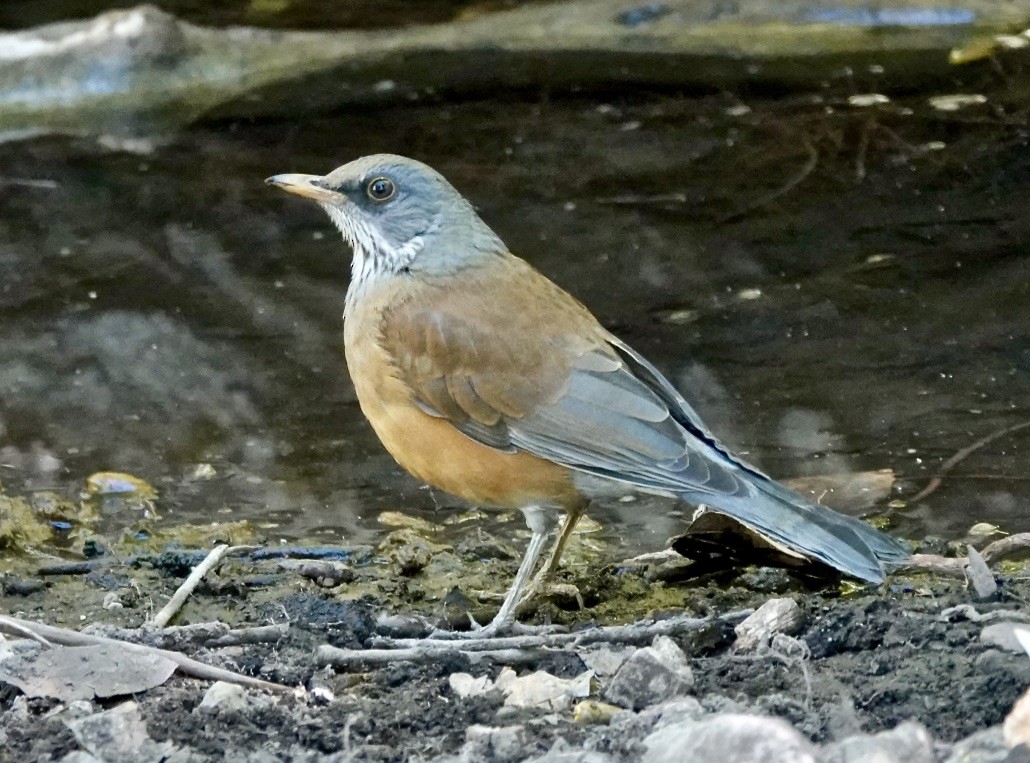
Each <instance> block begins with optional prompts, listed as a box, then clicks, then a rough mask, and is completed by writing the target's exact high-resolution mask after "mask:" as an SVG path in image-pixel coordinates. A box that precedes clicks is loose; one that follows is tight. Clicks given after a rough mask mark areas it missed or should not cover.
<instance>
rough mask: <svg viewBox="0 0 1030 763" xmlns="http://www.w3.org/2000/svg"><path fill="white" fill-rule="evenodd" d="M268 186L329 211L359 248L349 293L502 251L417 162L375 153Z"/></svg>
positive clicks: (464, 205) (467, 208) (463, 204)
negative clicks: (325, 171) (322, 172)
mask: <svg viewBox="0 0 1030 763" xmlns="http://www.w3.org/2000/svg"><path fill="white" fill-rule="evenodd" d="M266 182H267V183H269V184H270V185H274V186H278V187H279V188H282V189H283V190H284V191H288V192H290V193H294V194H297V195H298V196H303V197H305V198H308V199H312V200H314V201H316V202H318V204H319V205H320V206H321V207H322V209H324V210H325V211H326V213H327V214H328V215H329V217H330V218H331V219H332V221H333V222H334V223H335V224H336V227H337V228H339V229H340V232H341V233H343V237H344V238H345V239H346V240H347V242H348V243H349V244H350V246H351V248H352V249H353V250H354V262H353V265H352V272H353V276H352V280H351V288H352V289H354V288H360V287H362V286H366V285H368V284H369V283H370V282H372V281H374V280H378V279H380V278H384V277H389V276H392V275H397V274H402V273H414V272H422V273H425V274H427V275H447V274H449V273H452V272H457V271H459V270H461V269H463V268H465V267H469V266H471V265H474V264H476V262H477V261H482V259H483V258H486V257H490V256H492V255H496V253H497V252H503V251H504V250H505V249H504V244H502V243H501V241H500V239H499V238H498V237H497V235H496V234H495V233H494V232H493V231H492V230H490V228H489V227H488V226H487V225H486V223H484V222H483V221H482V220H480V219H479V216H478V215H477V214H476V212H475V210H474V209H473V208H472V205H471V204H469V203H468V202H467V201H466V200H465V199H464V198H463V197H462V195H461V194H460V193H458V192H457V191H456V190H455V189H454V187H453V186H452V185H451V184H450V183H448V182H447V180H446V179H444V177H443V176H442V175H441V174H440V173H438V172H437V171H436V170H434V169H432V168H431V167H427V166H426V165H424V164H422V163H421V162H417V161H415V160H414V159H408V158H405V157H403V156H395V155H392V154H375V155H372V156H365V157H362V158H360V159H355V160H354V161H353V162H350V163H348V164H344V165H343V166H342V167H338V168H336V169H335V170H333V171H332V172H330V173H329V174H328V175H297V174H287V175H275V176H273V177H270V178H268V180H267V181H266Z"/></svg>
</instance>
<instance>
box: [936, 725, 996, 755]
mask: <svg viewBox="0 0 1030 763" xmlns="http://www.w3.org/2000/svg"><path fill="white" fill-rule="evenodd" d="M1008 755H1009V751H1008V749H1007V748H1006V747H1005V739H1004V737H1003V736H1002V731H1001V726H992V727H991V728H989V729H984V730H983V731H977V732H976V733H975V734H970V735H969V736H967V737H966V738H965V739H960V740H959V741H957V742H955V744H953V745H952V746H951V751H950V752H949V753H948V757H946V758H945V759H944V763H1003V761H1004V760H1005V759H1006V758H1007V757H1008Z"/></svg>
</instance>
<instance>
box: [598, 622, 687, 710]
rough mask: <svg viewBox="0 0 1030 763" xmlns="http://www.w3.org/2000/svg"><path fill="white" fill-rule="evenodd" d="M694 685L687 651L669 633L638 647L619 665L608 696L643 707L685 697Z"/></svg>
mask: <svg viewBox="0 0 1030 763" xmlns="http://www.w3.org/2000/svg"><path fill="white" fill-rule="evenodd" d="M693 685H694V674H693V672H692V671H691V670H690V666H689V665H688V664H687V658H686V655H684V654H683V650H682V649H680V648H679V647H678V646H676V643H675V642H674V641H673V640H672V639H671V638H669V637H668V636H655V639H654V642H653V643H652V644H651V646H648V647H644V648H643V649H638V650H637V651H636V652H634V653H633V655H632V656H631V657H630V658H629V659H628V660H626V662H625V663H624V664H623V666H622V667H621V668H619V672H618V673H616V674H615V677H614V678H612V680H611V683H609V684H608V688H607V689H606V690H605V692H604V696H605V699H607V700H608V701H609V702H614V703H615V704H617V705H622V706H623V707H629V708H632V709H634V710H641V709H643V708H645V707H647V706H648V705H654V704H656V703H659V702H664V701H666V700H669V699H672V698H673V697H678V696H682V695H684V694H686V693H687V692H689V691H690V689H691V687H693Z"/></svg>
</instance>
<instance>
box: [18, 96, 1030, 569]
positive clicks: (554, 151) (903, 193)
mask: <svg viewBox="0 0 1030 763" xmlns="http://www.w3.org/2000/svg"><path fill="white" fill-rule="evenodd" d="M844 97H845V94H841V96H840V97H839V98H838V97H833V96H822V97H820V98H809V97H805V98H779V99H772V100H762V99H759V98H756V99H753V100H745V101H741V100H738V99H734V98H730V97H728V96H725V97H724V96H718V97H716V96H711V97H705V96H692V97H684V96H673V95H669V94H647V93H639V94H638V95H636V96H634V97H633V98H632V99H622V100H611V99H606V98H603V97H591V98H587V97H579V98H569V97H567V96H564V97H558V96H555V97H554V98H550V97H535V96H534V97H527V99H526V100H509V101H507V102H504V101H500V100H497V101H483V102H477V103H466V104H460V105H454V104H446V103H417V104H412V105H410V106H406V107H396V108H391V109H380V110H369V111H356V112H354V113H351V114H346V115H338V116H334V117H328V118H324V119H320V120H314V121H308V122H304V123H269V124H243V123H240V124H217V125H209V126H207V127H204V128H198V129H195V130H193V131H191V132H188V133H185V134H183V135H181V136H179V137H177V138H176V139H174V140H172V141H171V142H168V143H166V144H164V145H157V146H155V148H154V150H153V151H152V152H151V153H148V154H132V153H126V152H123V151H119V150H113V149H105V148H102V147H99V146H97V145H96V144H94V143H92V142H84V141H71V140H67V139H47V140H39V141H35V142H31V143H19V144H8V145H3V146H0V167H3V170H2V172H0V272H2V273H3V274H4V277H3V282H2V284H0V315H2V317H3V325H4V330H3V332H2V334H0V480H2V482H3V483H4V485H5V486H6V487H7V488H8V489H9V490H11V491H12V492H13V491H19V490H35V489H44V488H48V489H56V490H57V491H58V492H61V493H64V494H67V495H70V496H74V495H76V494H77V492H78V491H79V490H80V489H81V486H82V484H83V482H84V479H85V477H86V476H87V475H88V474H90V473H91V472H94V471H97V470H100V469H115V470H118V471H126V472H131V473H133V474H135V475H137V476H139V477H142V478H145V479H147V480H148V481H150V482H152V483H153V484H154V485H155V486H156V487H157V488H158V489H159V490H160V491H161V495H162V498H161V500H160V502H159V504H158V505H159V509H160V510H161V513H162V515H163V516H164V521H166V522H175V523H177V522H201V521H209V520H210V521H213V520H220V521H221V520H227V519H244V518H246V519H250V520H252V521H255V522H256V523H258V525H259V527H261V528H263V531H264V532H267V533H268V534H269V536H270V537H272V538H277V537H282V538H287V539H293V538H307V539H312V538H318V537H322V538H325V539H326V540H345V541H348V542H354V541H367V540H368V539H369V538H371V537H374V535H375V533H377V532H378V531H379V528H378V527H377V526H376V524H375V516H376V515H377V513H378V512H379V511H380V510H382V509H384V508H398V509H412V508H415V509H418V510H420V511H425V512H426V513H427V514H428V515H430V516H432V517H433V518H435V519H442V518H444V517H446V516H449V515H450V513H449V512H450V509H451V507H454V506H455V505H456V504H455V502H454V501H452V499H450V498H449V497H447V496H445V495H442V494H439V493H435V494H434V493H432V492H430V491H428V490H426V489H424V488H422V487H421V486H419V485H418V484H417V483H416V482H415V481H414V480H412V479H410V478H409V477H407V476H406V475H404V474H402V473H401V472H400V470H399V469H398V467H397V466H396V465H394V464H393V462H392V461H391V459H390V458H389V457H388V456H387V455H386V454H385V453H384V452H383V451H382V450H381V448H380V446H379V445H378V443H377V442H376V440H375V438H374V436H373V435H372V433H371V431H370V429H369V428H368V427H367V425H366V424H365V422H364V421H363V419H362V417H361V414H360V412H359V410H358V407H357V405H356V402H355V400H354V396H353V391H352V389H351V387H350V384H349V382H348V380H347V376H346V369H345V367H344V363H343V359H342V354H341V352H340V349H339V346H340V313H341V311H342V304H343V294H344V291H345V289H346V282H347V273H348V271H347V265H348V258H349V255H348V253H347V252H346V251H345V248H344V245H343V244H342V242H341V241H340V240H339V237H338V235H337V234H336V233H335V232H334V230H333V229H332V228H331V226H330V224H329V222H328V220H327V219H325V217H324V215H323V214H322V213H321V211H320V210H318V209H317V208H316V207H314V205H310V204H307V203H304V202H303V201H301V200H298V199H295V198H292V197H287V196H286V195H284V194H281V193H279V192H276V191H275V190H274V189H271V188H268V187H266V186H265V185H264V184H263V182H262V181H263V179H264V178H265V177H266V176H268V175H271V174H273V173H276V172H285V171H298V172H319V173H320V172H325V171H328V170H329V169H331V168H332V167H334V166H336V165H337V164H340V163H342V162H344V161H347V160H349V159H351V158H354V157H356V156H359V155H362V154H366V153H370V152H375V151H393V152H398V153H404V154H409V155H412V156H415V157H417V158H420V159H423V160H425V161H427V162H428V163H430V164H432V165H433V166H435V167H436V168H438V169H439V170H441V171H442V172H443V173H444V174H445V175H447V176H448V177H449V178H450V179H451V180H452V181H453V182H454V184H455V185H456V186H457V187H458V188H459V189H460V190H461V191H462V192H463V193H464V194H465V195H466V196H468V197H469V198H470V199H472V200H473V201H474V202H475V204H476V205H477V206H478V207H479V209H480V212H481V214H482V216H483V217H484V218H485V219H486V220H487V221H488V222H489V223H490V224H491V225H492V226H494V228H495V229H496V230H497V231H498V232H499V233H500V234H501V236H502V237H503V238H504V239H505V240H506V241H507V242H508V244H509V246H510V247H511V249H512V250H513V251H514V252H516V253H517V254H520V255H521V256H523V257H525V258H527V259H529V260H530V261H532V262H533V263H534V264H536V265H537V266H538V267H539V268H540V269H541V270H542V271H544V272H545V273H546V274H547V275H549V276H550V277H552V278H553V279H554V280H555V281H557V282H558V283H559V284H561V285H562V286H564V287H565V288H567V289H568V290H569V291H571V292H572V293H573V294H575V295H576V296H578V297H579V298H581V299H582V300H583V301H584V302H585V303H586V304H587V305H588V306H589V307H590V308H591V309H593V310H594V312H595V313H596V314H597V315H598V317H599V318H600V319H601V320H602V322H603V323H604V324H605V325H606V326H608V327H609V328H611V329H612V330H613V331H615V333H617V334H619V335H620V336H622V337H623V338H624V339H626V340H627V341H629V342H630V343H631V344H632V345H634V346H635V347H636V348H637V349H638V350H640V351H641V352H642V353H644V354H645V355H646V356H648V357H649V358H650V359H651V360H652V361H653V362H655V363H656V364H657V365H658V366H659V367H660V368H662V369H663V370H664V371H665V372H667V373H668V375H669V376H670V378H671V379H672V380H673V381H674V382H675V383H676V384H677V385H678V386H679V387H680V389H681V390H682V391H683V392H684V393H685V394H686V396H687V397H688V399H690V400H691V401H692V402H693V403H694V404H695V406H696V408H697V409H698V410H699V411H700V412H701V414H702V416H703V417H704V418H705V419H706V421H708V423H709V424H710V426H711V427H712V429H713V430H715V432H716V433H717V434H718V435H719V436H720V437H721V438H722V439H723V440H724V441H725V442H726V443H727V444H728V445H729V446H730V447H732V448H734V449H737V450H738V451H739V452H742V453H745V454H746V458H748V459H749V460H751V461H753V462H755V463H756V464H757V465H759V466H761V467H762V468H764V469H765V470H766V471H768V472H770V473H772V474H773V475H775V476H779V477H788V476H794V475H801V474H818V473H841V472H851V471H856V470H866V469H881V468H892V469H894V470H895V472H896V473H897V475H898V477H899V481H898V483H897V491H896V492H897V495H896V497H897V498H900V499H904V498H905V497H906V496H911V495H913V494H915V493H916V492H917V491H918V490H920V489H921V488H922V487H923V486H924V485H925V484H926V483H927V481H928V480H929V479H930V477H931V476H932V475H933V474H934V473H935V472H936V471H937V470H938V469H939V468H940V466H941V464H942V462H943V461H944V460H945V459H947V458H949V457H951V456H952V455H953V454H955V453H956V452H957V451H959V450H960V449H962V448H964V447H966V446H969V445H970V444H972V443H974V442H975V441H976V440H978V439H980V438H981V437H984V436H986V435H989V434H991V433H992V432H996V431H998V430H1001V429H1004V428H1006V427H1011V426H1014V425H1017V424H1019V423H1020V422H1022V421H1025V420H1027V419H1030V405H1028V401H1030V375H1028V371H1030V307H1028V301H1030V259H1028V258H1027V256H1026V254H1025V247H1026V241H1027V240H1028V238H1030V235H1028V234H1030V231H1028V227H1030V223H1028V217H1027V215H1026V201H1025V200H1026V198H1027V192H1028V190H1030V180H1028V178H1030V174H1028V173H1027V164H1028V159H1030V153H1028V150H1027V147H1026V142H1027V129H1026V128H1025V127H1024V120H1023V119H1022V117H1021V115H1020V114H1018V113H1004V114H1003V113H1001V112H1000V111H995V110H993V109H992V107H985V108H983V110H982V111H971V112H959V113H958V114H953V115H946V114H943V113H940V112H933V111H931V110H930V109H929V108H928V107H927V106H926V105H925V102H924V101H923V99H922V98H914V99H913V100H912V101H911V102H910V103H907V104H899V105H893V106H888V107H884V108H881V109H879V110H876V111H873V110H868V109H856V108H849V107H848V106H846V105H845V104H844V103H843V101H842V99H843V98H844ZM902 106H905V107H911V112H910V113H906V112H905V111H904V109H902ZM745 107H746V108H745ZM1028 437H1030V430H1022V431H1020V432H1014V433H1012V434H1010V435H1007V436H1003V437H1000V438H999V439H997V440H995V441H994V442H992V443H991V444H989V445H987V446H985V447H983V448H981V449H979V450H977V451H975V452H974V453H972V454H970V455H969V456H968V457H967V458H965V459H964V460H962V461H961V462H960V463H959V464H958V465H957V466H956V467H955V468H954V470H953V471H951V472H950V473H949V474H948V475H947V476H946V478H945V480H944V483H943V485H942V486H941V487H940V488H939V489H937V490H936V491H935V492H934V493H933V494H932V495H930V496H929V497H928V498H927V499H925V500H924V501H921V502H919V503H917V504H915V505H909V506H907V507H905V508H902V509H899V510H897V511H895V512H893V514H892V516H893V521H894V526H895V527H896V529H897V530H898V531H900V532H901V533H902V534H903V535H906V536H908V537H921V536H922V535H923V534H925V533H932V534H938V535H946V536H949V537H960V536H961V535H962V534H963V533H964V532H965V530H966V529H968V528H969V526H971V525H972V524H974V523H975V522H983V521H986V522H991V523H994V524H997V525H999V526H1001V527H1002V529H1004V530H1005V531H1009V532H1015V531H1020V530H1030V511H1028V505H1030V503H1028V502H1030V482H1028V480H1027V470H1026V464H1027V455H1026V454H1027V448H1028V443H1030V440H1028ZM197 464H211V465H212V466H213V467H214V471H215V476H214V477H213V478H201V477H196V478H194V477H193V476H192V475H194V471H195V469H196V466H197ZM438 509H439V511H438ZM624 514H625V512H624ZM601 516H602V517H606V518H608V519H609V524H608V532H609V533H610V534H611V535H613V536H618V537H619V538H620V539H622V540H623V541H624V542H625V545H626V546H627V547H629V548H633V549H638V548H648V549H657V548H660V547H661V546H662V545H663V544H664V541H665V539H666V537H668V535H669V533H671V532H673V531H674V530H675V529H676V527H678V526H680V523H681V519H680V517H681V513H676V512H673V513H672V514H669V513H668V512H667V511H658V510H656V511H654V512H652V513H646V512H640V511H634V512H632V517H629V518H626V517H625V516H624V517H623V519H622V520H618V521H615V520H612V517H613V516H614V515H613V514H611V513H604V512H602V513H601ZM516 521H517V524H518V525H521V520H516Z"/></svg>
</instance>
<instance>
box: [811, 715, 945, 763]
mask: <svg viewBox="0 0 1030 763" xmlns="http://www.w3.org/2000/svg"><path fill="white" fill-rule="evenodd" d="M823 761H824V763H935V761H936V757H935V755H934V750H933V740H932V739H931V738H930V734H929V733H928V732H927V730H926V729H925V728H923V727H922V726H921V725H920V724H918V723H914V722H912V721H906V722H905V723H902V724H899V725H898V726H896V727H895V728H893V729H892V730H890V731H884V732H882V733H880V734H873V735H872V736H865V735H857V736H852V737H848V738H847V739H844V740H842V741H840V742H837V743H836V744H832V745H828V746H827V747H826V748H825V749H824V751H823Z"/></svg>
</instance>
